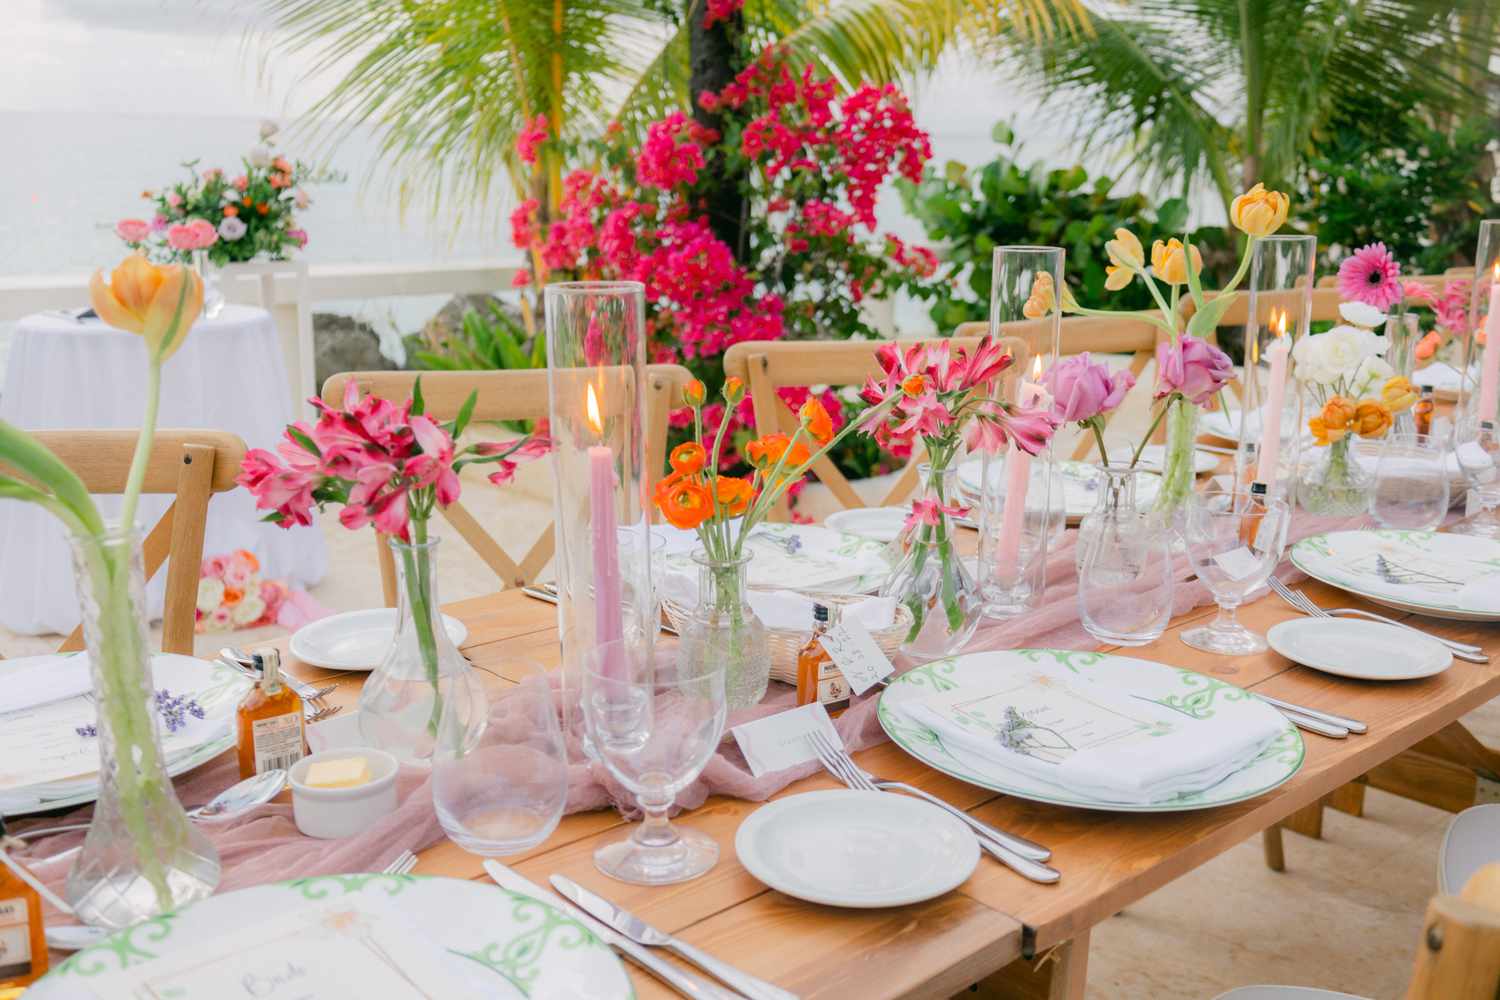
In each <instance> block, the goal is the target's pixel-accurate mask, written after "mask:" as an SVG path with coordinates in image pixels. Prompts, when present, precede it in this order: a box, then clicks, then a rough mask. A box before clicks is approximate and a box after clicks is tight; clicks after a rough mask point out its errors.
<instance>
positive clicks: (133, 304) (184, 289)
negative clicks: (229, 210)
mask: <svg viewBox="0 0 1500 1000" xmlns="http://www.w3.org/2000/svg"><path fill="white" fill-rule="evenodd" d="M89 302H90V304H91V305H93V307H94V311H95V312H96V313H98V314H99V318H100V319H102V320H103V321H104V322H106V323H108V324H109V325H110V326H113V327H116V328H117V329H120V330H127V331H129V332H130V333H138V334H140V335H141V336H142V337H144V338H145V340H146V350H147V351H148V352H150V354H151V359H152V360H153V361H154V362H156V363H157V364H160V363H162V362H164V361H166V360H167V359H168V358H170V357H171V356H172V355H173V354H175V353H176V351H177V349H178V348H179V347H181V346H182V342H183V341H184V340H185V339H187V335H188V331H190V330H191V329H192V327H193V322H194V320H196V319H197V318H198V313H200V312H201V311H202V310H203V279H202V278H200V277H198V275H197V273H196V272H194V271H193V270H191V269H190V268H187V267H185V266H183V265H181V264H169V265H165V266H157V265H155V264H152V263H151V262H150V261H148V260H147V259H146V258H144V257H142V256H140V255H138V254H131V255H130V256H129V257H126V258H125V259H124V260H123V261H121V262H120V266H119V267H117V268H115V269H114V271H113V272H112V273H111V274H110V278H109V281H108V282H106V281H105V280H104V272H103V271H95V272H94V276H93V278H91V279H89Z"/></svg>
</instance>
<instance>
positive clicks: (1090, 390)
mask: <svg viewBox="0 0 1500 1000" xmlns="http://www.w3.org/2000/svg"><path fill="white" fill-rule="evenodd" d="M1042 384H1043V385H1045V386H1046V387H1047V391H1048V392H1049V393H1051V394H1052V412H1053V413H1054V414H1056V415H1057V418H1058V419H1059V420H1061V421H1063V422H1064V423H1081V422H1083V421H1085V420H1092V419H1093V418H1095V417H1097V416H1099V415H1101V414H1104V413H1108V412H1110V411H1111V410H1113V409H1114V408H1115V407H1117V406H1119V405H1120V403H1121V402H1123V401H1124V399H1125V394H1126V393H1128V392H1129V391H1130V390H1131V388H1132V387H1133V386H1134V385H1135V376H1134V375H1132V374H1131V373H1130V372H1128V371H1119V372H1111V371H1110V368H1109V365H1107V364H1104V363H1103V362H1099V361H1092V360H1090V359H1089V356H1088V352H1084V353H1083V354H1078V355H1075V356H1073V357H1071V358H1067V359H1065V360H1063V361H1061V362H1059V363H1057V364H1055V365H1053V366H1052V367H1051V368H1050V369H1048V371H1047V374H1046V375H1045V376H1044V377H1043V379H1042Z"/></svg>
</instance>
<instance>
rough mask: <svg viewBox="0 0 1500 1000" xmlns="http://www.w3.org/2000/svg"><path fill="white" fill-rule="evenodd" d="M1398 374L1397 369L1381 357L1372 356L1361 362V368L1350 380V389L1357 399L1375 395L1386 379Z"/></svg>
mask: <svg viewBox="0 0 1500 1000" xmlns="http://www.w3.org/2000/svg"><path fill="white" fill-rule="evenodd" d="M1395 374H1396V369H1394V368H1392V367H1391V366H1390V364H1389V363H1388V362H1387V361H1386V360H1385V359H1384V358H1380V357H1375V356H1371V357H1368V358H1365V360H1364V361H1362V362H1360V365H1359V370H1358V371H1356V372H1355V373H1354V378H1353V380H1352V381H1351V382H1350V391H1351V392H1353V394H1354V398H1355V399H1361V398H1363V397H1365V396H1370V395H1374V394H1375V392H1376V391H1378V390H1379V389H1380V387H1381V386H1383V385H1385V383H1386V380H1387V379H1389V378H1391V377H1392V376H1393V375H1395Z"/></svg>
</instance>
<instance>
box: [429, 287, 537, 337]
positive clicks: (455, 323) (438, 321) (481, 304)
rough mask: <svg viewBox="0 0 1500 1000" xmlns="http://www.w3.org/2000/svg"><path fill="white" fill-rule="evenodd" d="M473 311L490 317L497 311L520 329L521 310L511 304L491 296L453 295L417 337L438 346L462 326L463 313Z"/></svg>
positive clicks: (521, 324)
mask: <svg viewBox="0 0 1500 1000" xmlns="http://www.w3.org/2000/svg"><path fill="white" fill-rule="evenodd" d="M471 309H472V310H473V311H474V312H477V313H478V314H479V315H481V316H486V317H488V316H492V315H493V314H494V310H496V309H498V310H499V311H500V312H501V314H502V315H504V316H505V317H506V318H507V319H509V320H511V321H512V322H513V323H515V325H516V326H518V327H522V326H523V322H522V318H521V310H520V309H519V308H517V307H516V306H515V305H514V304H513V303H510V302H506V301H505V300H504V299H499V298H496V297H495V296H493V295H489V294H484V293H478V294H468V295H455V296H453V297H452V298H450V299H449V300H448V301H447V302H446V303H444V304H443V308H441V309H439V310H438V311H437V312H436V313H434V314H433V316H432V318H431V319H429V320H428V321H427V322H426V323H424V324H423V325H422V330H421V332H420V333H419V334H418V336H419V337H420V338H421V339H422V340H424V341H426V342H427V343H428V344H434V345H435V344H440V343H442V342H443V340H444V338H446V337H449V336H451V335H452V334H453V333H455V332H457V331H458V329H459V328H460V327H461V326H462V325H463V321H464V313H466V312H468V311H470V310H471Z"/></svg>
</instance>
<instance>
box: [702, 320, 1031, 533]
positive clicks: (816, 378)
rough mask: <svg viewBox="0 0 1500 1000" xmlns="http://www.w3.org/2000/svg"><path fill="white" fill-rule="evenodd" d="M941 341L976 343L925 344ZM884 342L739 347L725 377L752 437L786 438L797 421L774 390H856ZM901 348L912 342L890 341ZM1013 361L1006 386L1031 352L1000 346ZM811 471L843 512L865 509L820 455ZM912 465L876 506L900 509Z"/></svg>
mask: <svg viewBox="0 0 1500 1000" xmlns="http://www.w3.org/2000/svg"><path fill="white" fill-rule="evenodd" d="M930 339H931V340H933V341H934V342H936V341H939V340H941V341H942V342H943V343H946V344H949V345H951V346H952V347H953V349H955V350H957V349H959V348H967V349H968V350H970V351H972V350H973V349H974V347H975V345H976V344H978V343H979V338H977V337H953V338H951V339H950V338H930ZM881 343H886V342H885V341H878V342H877V341H869V340H839V341H816V340H801V341H759V340H757V341H744V342H741V343H738V344H735V345H734V346H732V347H730V348H729V350H728V351H726V352H725V354H724V374H725V375H726V376H738V377H739V378H741V379H744V381H745V384H746V385H748V386H749V387H750V398H751V401H752V402H753V403H754V406H755V433H756V434H757V435H762V434H774V433H776V432H778V431H780V432H783V433H786V434H791V433H792V432H793V431H794V430H796V427H797V415H796V414H795V413H793V412H792V409H791V407H789V406H787V405H786V403H784V402H782V400H781V397H780V396H778V395H777V394H776V390H777V389H781V388H784V387H786V386H799V385H828V386H851V385H852V386H861V385H864V383H865V379H867V378H868V377H870V376H871V375H879V374H880V365H879V363H877V362H876V360H875V348H876V347H878V346H880V344H881ZM895 343H897V344H899V345H900V346H901V347H903V348H905V347H907V346H909V345H910V344H911V343H913V341H895ZM1001 344H1002V345H1004V346H1005V347H1006V348H1007V349H1008V350H1009V351H1010V352H1011V355H1012V356H1013V357H1014V358H1015V361H1014V363H1012V365H1011V366H1010V369H1009V370H1008V371H1007V373H1006V375H1005V376H1004V377H1005V378H1006V379H1007V380H1010V379H1015V378H1018V377H1020V376H1021V375H1022V374H1024V373H1025V371H1026V366H1027V364H1028V362H1029V360H1030V357H1031V354H1030V350H1029V349H1028V348H1027V346H1026V342H1025V341H1024V340H1022V339H1020V338H1018V337H1008V338H1004V339H1002V340H1001ZM812 471H813V472H814V474H815V475H817V477H818V481H819V482H821V483H822V484H823V485H825V486H827V487H828V490H829V492H830V493H832V494H833V495H834V497H836V498H837V499H838V501H839V503H841V504H843V506H844V507H846V508H849V507H864V506H866V504H865V502H864V500H863V499H861V498H860V495H859V494H858V493H857V492H855V490H854V487H853V486H851V485H850V484H849V480H848V479H846V478H845V477H844V474H843V473H841V472H839V470H838V468H837V467H836V466H835V465H834V464H833V462H832V461H831V460H830V459H829V458H828V457H827V456H826V455H825V456H824V457H822V458H820V459H818V461H817V462H815V463H814V464H813V467H812ZM916 482H917V461H916V459H915V457H914V458H913V460H912V462H910V463H908V464H907V466H906V468H905V469H904V470H902V472H901V475H900V477H899V478H898V479H897V480H896V483H895V485H894V486H893V487H892V488H891V490H890V492H889V493H888V494H887V495H886V496H885V498H884V499H882V500H881V504H882V505H886V504H894V503H899V502H901V501H903V500H905V499H906V497H907V496H909V495H910V494H911V492H912V490H913V489H915V487H916ZM788 516H789V515H788V504H787V502H786V498H785V497H783V498H782V500H781V502H780V503H778V504H777V505H776V508H775V509H773V510H772V512H771V515H770V517H771V519H772V520H776V521H785V520H786V519H787V517H788Z"/></svg>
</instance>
